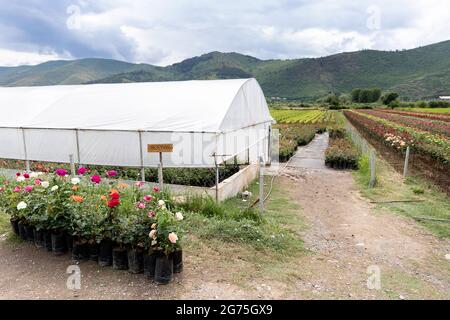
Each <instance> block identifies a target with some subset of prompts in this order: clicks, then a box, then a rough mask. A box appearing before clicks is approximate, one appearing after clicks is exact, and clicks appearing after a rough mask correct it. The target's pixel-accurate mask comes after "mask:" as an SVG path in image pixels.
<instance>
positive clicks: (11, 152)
mask: <svg viewBox="0 0 450 320" xmlns="http://www.w3.org/2000/svg"><path fill="white" fill-rule="evenodd" d="M0 108H1V113H0V115H1V117H0V158H8V159H21V160H36V161H51V162H68V161H69V155H70V154H72V155H74V157H75V161H76V162H78V163H82V164H93V165H117V166H131V167H154V166H157V164H158V163H159V155H158V154H154V153H147V145H148V144H159V143H164V144H166V143H172V144H174V152H173V153H170V154H169V153H168V154H164V158H163V163H164V165H165V166H171V167H202V166H213V165H214V163H215V161H217V162H219V163H220V162H222V161H224V160H226V159H229V158H231V157H234V156H237V157H238V158H240V159H241V160H243V158H246V159H245V160H246V161H249V162H252V161H257V159H258V157H261V156H262V157H263V158H264V159H265V160H267V157H268V153H269V152H268V147H267V145H268V133H269V131H270V129H269V128H270V126H271V124H272V123H273V122H274V121H273V119H272V117H271V116H270V113H269V110H268V107H267V103H266V100H265V97H264V94H263V92H262V90H261V88H260V86H259V84H258V83H257V81H256V80H255V79H237V80H202V81H176V82H151V83H129V84H93V85H73V86H47V87H15V88H0ZM213 154H216V155H217V156H216V157H214V156H212V155H213Z"/></svg>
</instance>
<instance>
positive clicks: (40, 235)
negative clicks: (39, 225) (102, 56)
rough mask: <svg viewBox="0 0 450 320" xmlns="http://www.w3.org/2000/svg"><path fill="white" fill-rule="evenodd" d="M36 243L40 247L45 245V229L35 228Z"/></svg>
mask: <svg viewBox="0 0 450 320" xmlns="http://www.w3.org/2000/svg"><path fill="white" fill-rule="evenodd" d="M34 244H35V245H36V247H38V248H43V247H44V231H43V230H37V229H34Z"/></svg>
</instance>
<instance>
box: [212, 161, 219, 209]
mask: <svg viewBox="0 0 450 320" xmlns="http://www.w3.org/2000/svg"><path fill="white" fill-rule="evenodd" d="M213 156H214V165H215V167H216V202H217V203H219V174H220V172H219V165H218V163H217V156H216V153H214V154H213Z"/></svg>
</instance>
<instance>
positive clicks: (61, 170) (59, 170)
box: [55, 169, 67, 177]
mask: <svg viewBox="0 0 450 320" xmlns="http://www.w3.org/2000/svg"><path fill="white" fill-rule="evenodd" d="M55 173H56V175H58V176H60V177H65V176H66V175H67V170H64V169H57V170H56V171H55Z"/></svg>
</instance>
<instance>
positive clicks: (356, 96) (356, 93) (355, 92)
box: [351, 88, 361, 102]
mask: <svg viewBox="0 0 450 320" xmlns="http://www.w3.org/2000/svg"><path fill="white" fill-rule="evenodd" d="M360 93H361V89H359V88H356V89H353V90H352V93H351V97H352V101H353V102H359V94H360Z"/></svg>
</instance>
